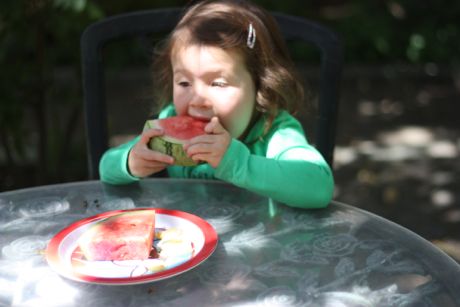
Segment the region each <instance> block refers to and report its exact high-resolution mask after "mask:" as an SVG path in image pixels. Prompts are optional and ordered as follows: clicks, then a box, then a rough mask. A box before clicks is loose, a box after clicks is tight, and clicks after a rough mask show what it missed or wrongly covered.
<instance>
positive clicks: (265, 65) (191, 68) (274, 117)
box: [100, 0, 334, 208]
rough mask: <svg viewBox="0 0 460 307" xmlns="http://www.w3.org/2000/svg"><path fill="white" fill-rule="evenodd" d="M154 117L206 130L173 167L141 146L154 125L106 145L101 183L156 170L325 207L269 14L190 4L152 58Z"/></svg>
mask: <svg viewBox="0 0 460 307" xmlns="http://www.w3.org/2000/svg"><path fill="white" fill-rule="evenodd" d="M154 68H155V73H156V75H155V86H156V89H157V90H156V93H157V96H158V101H159V102H160V103H163V104H166V103H168V102H170V101H173V103H170V104H169V105H166V106H165V107H164V108H163V109H162V111H161V112H160V115H159V118H165V117H169V116H174V115H190V116H192V117H195V118H199V119H206V120H209V121H210V122H209V124H207V125H206V127H205V131H206V133H207V134H205V135H203V136H198V137H196V138H193V139H192V140H190V141H189V142H188V143H187V144H186V145H185V146H184V149H185V150H186V152H187V154H188V155H189V156H190V157H191V158H192V159H193V160H195V161H203V162H205V163H203V164H198V165H197V166H192V167H184V166H177V165H174V159H173V158H172V157H170V156H167V155H164V154H161V153H159V152H155V151H152V150H150V149H149V148H148V146H147V144H148V142H149V140H150V139H151V138H153V137H156V136H161V135H162V134H163V132H162V131H161V130H158V129H150V130H146V131H144V132H143V133H142V134H141V135H140V136H138V137H137V138H135V139H133V140H132V141H130V142H128V143H126V144H123V145H121V146H119V147H116V148H112V149H110V150H108V151H107V152H106V153H105V154H104V156H103V157H102V159H101V162H100V175H101V180H102V181H104V182H107V183H111V184H124V183H129V182H133V181H136V180H139V179H140V178H144V177H147V176H150V175H152V174H155V173H157V172H160V171H162V170H164V169H165V168H166V169H167V171H168V174H169V176H171V177H181V178H206V179H220V180H224V181H226V182H229V183H232V184H234V185H237V186H240V187H243V188H246V189H248V190H250V191H253V192H256V193H260V194H262V195H265V196H268V197H270V198H273V199H275V200H278V201H280V202H284V203H286V204H288V205H290V206H295V207H303V208H319V207H325V206H327V204H328V203H329V201H330V200H331V197H332V192H333V186H334V182H333V177H332V173H331V170H330V168H329V166H328V164H327V163H326V162H325V160H324V159H323V157H322V156H321V155H320V154H319V152H318V151H317V150H316V149H315V148H314V147H312V146H311V145H309V144H308V142H307V140H306V138H305V135H304V133H303V130H302V127H301V125H300V123H299V122H298V121H297V120H296V119H295V118H294V117H293V116H292V115H290V113H289V112H293V111H295V109H296V106H297V105H298V104H299V103H300V102H301V101H302V99H303V89H302V85H301V83H300V82H299V81H298V80H297V79H296V77H295V75H294V72H293V71H294V70H293V64H292V62H291V60H290V58H289V56H288V52H287V49H286V46H285V43H284V41H283V40H282V38H281V34H280V31H279V29H278V27H277V24H276V22H275V21H274V19H273V18H272V17H271V15H269V14H268V13H267V12H266V11H264V10H263V9H261V8H260V7H257V6H255V5H253V4H251V3H249V2H247V1H234V0H233V1H232V0H228V1H226V0H220V1H202V2H199V3H198V4H196V5H194V6H192V7H190V8H189V9H188V10H187V11H186V12H185V15H184V16H183V17H182V19H181V20H180V21H179V23H178V25H177V26H176V28H175V29H174V30H173V32H172V33H171V35H170V37H169V39H168V40H167V42H166V44H165V45H164V46H162V49H161V51H160V53H159V55H157V57H156V61H155V63H154Z"/></svg>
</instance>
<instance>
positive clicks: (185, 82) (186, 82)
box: [177, 81, 190, 87]
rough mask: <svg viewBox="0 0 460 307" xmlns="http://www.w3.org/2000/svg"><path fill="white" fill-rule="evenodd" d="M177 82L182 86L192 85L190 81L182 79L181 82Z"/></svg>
mask: <svg viewBox="0 0 460 307" xmlns="http://www.w3.org/2000/svg"><path fill="white" fill-rule="evenodd" d="M177 84H179V86H182V87H187V86H189V85H190V83H189V82H188V81H180V82H177Z"/></svg>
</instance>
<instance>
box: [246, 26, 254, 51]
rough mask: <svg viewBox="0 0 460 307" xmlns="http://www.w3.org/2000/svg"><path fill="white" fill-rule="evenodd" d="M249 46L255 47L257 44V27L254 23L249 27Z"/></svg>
mask: <svg viewBox="0 0 460 307" xmlns="http://www.w3.org/2000/svg"><path fill="white" fill-rule="evenodd" d="M246 44H247V45H248V47H249V48H251V49H252V48H254V45H255V44H256V29H254V27H253V26H252V23H250V24H249V29H248V40H247V42H246Z"/></svg>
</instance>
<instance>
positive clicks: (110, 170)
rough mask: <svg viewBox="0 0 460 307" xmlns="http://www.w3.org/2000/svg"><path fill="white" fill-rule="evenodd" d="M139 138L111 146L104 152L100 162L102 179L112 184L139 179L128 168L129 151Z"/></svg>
mask: <svg viewBox="0 0 460 307" xmlns="http://www.w3.org/2000/svg"><path fill="white" fill-rule="evenodd" d="M139 139H140V136H138V137H136V138H134V139H132V140H131V141H129V142H127V143H125V144H122V145H120V146H118V147H114V148H110V149H109V150H107V151H106V152H105V153H104V155H103V156H102V158H101V161H100V162H99V175H100V177H101V181H103V182H105V183H110V184H126V183H131V182H134V181H138V180H139V178H138V177H135V176H132V175H131V174H130V173H129V170H128V155H129V152H130V150H131V148H133V146H134V145H135V144H136V143H137V142H138V141H139Z"/></svg>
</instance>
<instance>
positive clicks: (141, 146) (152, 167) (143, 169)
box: [128, 129, 174, 177]
mask: <svg viewBox="0 0 460 307" xmlns="http://www.w3.org/2000/svg"><path fill="white" fill-rule="evenodd" d="M163 133H164V132H163V131H162V130H160V129H148V130H145V131H144V132H142V134H141V138H140V140H139V142H137V143H136V144H135V145H134V146H133V148H132V149H131V151H130V152H129V156H128V168H129V172H130V173H131V175H133V176H136V177H147V176H149V175H152V174H155V173H158V172H159V171H161V170H163V169H165V168H166V167H167V166H169V165H171V164H173V163H174V158H173V157H171V156H168V155H165V154H162V153H160V152H157V151H153V150H151V149H150V148H149V147H148V145H147V144H148V143H149V141H150V139H151V138H153V137H156V136H160V135H163Z"/></svg>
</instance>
